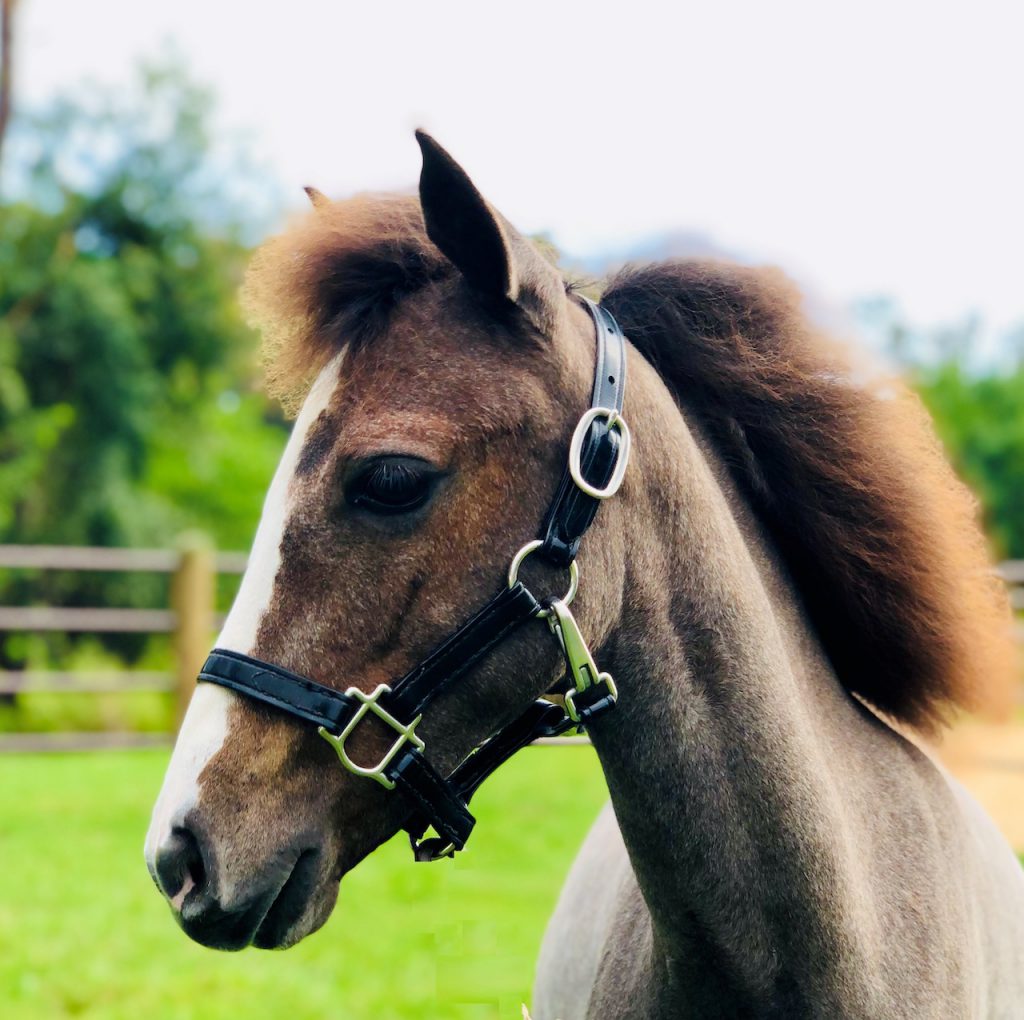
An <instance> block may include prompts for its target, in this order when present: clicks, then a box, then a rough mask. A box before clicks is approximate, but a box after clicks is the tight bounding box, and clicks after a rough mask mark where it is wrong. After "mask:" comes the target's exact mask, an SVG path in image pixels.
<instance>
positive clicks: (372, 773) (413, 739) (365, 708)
mask: <svg viewBox="0 0 1024 1020" xmlns="http://www.w3.org/2000/svg"><path fill="white" fill-rule="evenodd" d="M390 693H391V688H390V687H388V685H387V684H379V685H378V686H377V688H376V689H375V690H374V691H372V692H371V693H370V694H367V693H366V692H365V691H361V690H359V688H358V687H350V688H349V689H348V690H347V691H345V696H346V697H348V698H355V699H356V700H357V701H358V702H360V705H359V708H357V709H356V714H355V715H354V716H352V718H351V719H349V721H348V724H347V725H346V726H345V728H344V729H343V730H342V731H341V733H340V734H339V735H338V736H335V735H334V734H333V733H331V732H330V730H328V729H326V728H324V727H323V726H321V727H320V728H319V731H318V732H319V733H320V736H321V737H323V738H324V740H326V741H327V743H329V744H330V745H331V746H332V747H333V748H334V750H335V751H336V752H337V754H338V757H339V758H340V759H341V764H342V765H344V766H345V768H347V769H348V770H349V772H354V773H355V774H356V775H357V776H367V777H369V778H370V779H375V780H376V781H377V782H378V783H380V785H381V786H383V787H384V789H385V790H393V789H394V788H395V784H394V783H393V782H392V781H391V780H390V779H388V777H387V776H386V775H384V770H385V769H386V768H387V767H388V765H390V764H391V762H392V760H393V759H394V757H395V755H396V754H398V752H399V751H400V750H401V749H402V748H403V747H404V746H405V745H406V744H407V743H409V744H412V745H413V747H415V748H416V750H418V751H422V750H423V749H424V747H426V744H424V743H423V741H422V740H421V739H420V738H419V737H418V736H416V733H415V732H414V731H415V729H416V726H417V724H418V723H419V721H420V720H421V719H422V718H423V715H422V714H420V715H418V716H416V718H415V719H413V721H412V722H411V723H409V724H408V725H405V724H404V723H401V722H399V721H398V720H397V719H396V718H395V717H394V716H393V715H392V714H391V713H390V712H389V711H388V710H387V709H385V708H382V707H381V706H380V705H379V704H378V702H379V700H380V698H381V696H382V695H384V694H390ZM368 712H372V713H373V714H374V715H375V716H376V717H377V718H378V719H380V720H382V721H383V722H385V723H387V724H388V726H390V727H391V728H392V729H393V730H394V731H395V732H396V733H397V734H398V737H397V739H396V740H395V742H394V743H393V744H392V745H391V747H390V748H388V750H387V751H386V752H385V754H384V757H383V758H381V760H380V761H379V762H377V764H376V765H374V766H373V767H372V768H364V767H363V766H362V765H357V764H356V763H355V762H354V761H353V760H352V759H351V758H350V757H349V756H348V752H347V751H346V750H345V741H346V740H348V738H349V735H350V734H351V733H352V731H353V730H354V729H355V728H356V726H358V725H359V721H360V720H361V719H362V718H363V716H365V715H366V714H367V713H368Z"/></svg>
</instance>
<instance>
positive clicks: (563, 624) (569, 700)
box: [548, 599, 619, 723]
mask: <svg viewBox="0 0 1024 1020" xmlns="http://www.w3.org/2000/svg"><path fill="white" fill-rule="evenodd" d="M550 608H551V614H550V615H549V616H548V626H549V627H550V628H551V633H552V634H554V635H555V637H556V638H557V639H558V643H559V645H560V646H561V648H562V654H563V655H564V656H565V662H566V665H567V666H568V667H569V674H570V676H571V677H572V681H573V684H574V685H575V686H574V688H573V689H572V690H570V691H567V692H566V694H565V711H566V713H567V714H568V716H569V718H570V719H572V721H573V722H574V723H578V722H579V721H580V715H579V712H577V710H576V704H575V699H576V695H577V694H582V693H583V692H584V691H587V690H590V688H592V687H596V686H598V685H599V684H603V685H604V686H605V687H606V688H607V689H608V697H609V698H610V699H611V700H612V701H615V700H616V699H617V698H618V696H619V691H618V688H617V687H616V686H615V681H614V680H612V675H611V673H602V672H600V671H599V670H598V668H597V664H596V663H595V662H594V656H593V655H592V654H591V652H590V648H589V646H588V645H587V642H586V641H585V640H584V639H583V634H582V633H581V632H580V627H579V624H578V623H577V622H576V617H575V616H573V615H572V613H571V612H570V610H569V607H568V606H567V605H566V604H565V603H564V602H561V601H559V600H558V599H554V600H553V601H552V602H551V604H550Z"/></svg>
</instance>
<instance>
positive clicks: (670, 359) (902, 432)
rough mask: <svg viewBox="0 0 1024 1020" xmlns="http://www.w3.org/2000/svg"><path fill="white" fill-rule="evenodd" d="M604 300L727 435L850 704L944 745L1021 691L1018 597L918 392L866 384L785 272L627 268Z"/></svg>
mask: <svg viewBox="0 0 1024 1020" xmlns="http://www.w3.org/2000/svg"><path fill="white" fill-rule="evenodd" d="M602 303H603V304H604V306H605V307H606V308H608V310H609V311H610V312H611V313H612V314H613V315H614V316H615V317H616V318H617V319H618V320H619V323H620V324H621V325H622V328H623V330H624V331H625V333H626V336H628V337H629V339H630V341H631V342H632V343H633V344H634V346H636V347H637V348H638V349H639V350H640V351H641V352H642V353H643V354H644V355H645V357H647V358H648V359H649V360H650V361H651V362H652V363H653V364H654V365H655V366H656V367H657V369H658V370H659V371H660V373H661V374H662V377H663V378H664V379H665V381H666V383H667V384H668V385H669V386H670V388H672V389H673V390H674V392H675V393H676V395H677V398H678V399H680V400H681V402H682V403H683V405H684V407H685V408H686V409H687V411H688V412H692V413H694V414H696V415H697V416H698V417H699V420H701V421H702V422H703V423H704V424H705V426H706V427H707V429H708V430H709V433H710V436H711V438H712V440H713V442H714V443H715V445H716V446H717V448H718V449H719V451H720V452H721V454H722V455H723V456H724V457H725V459H726V462H727V463H728V465H729V467H730V469H731V471H732V473H733V474H734V476H735V478H736V479H737V481H738V483H739V485H740V487H741V489H742V491H743V492H744V493H745V495H746V497H747V498H748V499H749V500H750V502H751V504H752V506H753V508H754V510H755V512H756V513H757V514H758V515H759V516H760V517H761V519H762V520H763V521H764V522H765V523H766V525H767V527H768V529H769V531H770V533H771V534H772V536H773V538H774V540H775V542H776V543H777V546H778V548H779V550H780V552H781V554H782V556H783V558H784V560H785V562H786V563H787V566H788V569H789V570H790V572H791V575H792V577H793V580H794V582H795V584H796V585H797V587H798V589H799V590H800V592H801V593H802V596H803V600H804V604H805V606H806V608H807V611H808V613H809V614H810V617H811V619H812V622H813V623H814V625H815V627H816V629H817V631H818V633H819V635H820V636H821V639H822V641H823V643H824V646H825V649H826V651H827V653H828V655H829V656H830V658H831V660H832V662H833V665H834V667H835V669H836V671H837V674H838V676H839V679H840V681H841V682H842V683H843V684H844V685H845V686H846V687H847V688H848V689H849V690H851V691H853V692H855V693H856V694H857V695H859V696H860V697H862V698H864V699H865V700H866V701H868V702H870V703H871V704H872V705H874V706H875V707H876V708H878V709H880V710H881V711H883V712H885V713H887V714H889V715H891V716H893V717H895V718H896V719H898V720H900V721H902V722H905V723H909V724H910V725H912V726H915V727H917V728H919V729H922V730H925V731H928V730H934V729H935V728H936V727H937V725H938V724H939V723H941V722H943V721H945V718H946V717H947V716H948V714H949V712H950V710H951V709H953V708H954V707H971V706H972V705H975V704H976V703H977V701H978V699H979V697H980V695H981V694H982V692H984V691H985V690H986V688H987V689H988V690H989V691H995V690H1005V689H1007V687H1006V686H1005V685H1004V684H1005V682H1006V681H1008V679H1009V676H1010V673H1009V671H1011V670H1012V669H1013V668H1014V663H1015V651H1014V648H1013V645H1012V640H1011V629H1010V615H1009V607H1008V601H1007V596H1006V592H1005V589H1004V586H1003V584H1002V582H1001V581H1000V580H999V579H998V578H997V576H996V575H995V573H994V571H993V570H992V569H991V567H990V564H989V560H988V554H987V550H986V547H985V542H984V538H983V536H982V532H981V530H980V528H979V527H978V524H977V521H976V507H975V502H974V500H973V498H972V496H971V495H970V493H969V492H968V491H967V489H966V488H965V487H964V486H963V485H962V484H961V483H960V482H959V481H958V480H957V478H956V477H955V475H954V474H953V471H952V470H951V468H950V467H949V465H948V463H947V461H946V459H945V457H944V455H943V452H942V449H941V447H940V444H939V442H938V440H937V439H936V437H935V435H934V432H933V430H932V427H931V423H930V421H929V419H928V416H927V414H926V412H925V411H924V410H923V408H922V407H921V405H920V403H919V401H918V400H917V399H916V398H915V397H914V396H913V395H912V394H911V393H909V392H908V391H907V389H906V388H905V387H904V386H902V385H901V384H900V383H899V382H898V381H895V380H886V381H885V383H884V385H881V386H877V385H876V386H874V387H872V386H869V385H868V384H867V383H863V382H858V381H857V376H856V373H854V372H852V371H851V369H850V365H849V364H848V363H847V360H846V358H845V356H844V353H843V351H842V349H841V348H840V347H839V346H838V345H836V344H835V343H833V342H831V341H829V340H828V339H827V338H825V337H823V336H821V335H820V334H819V333H818V332H817V331H816V330H815V329H814V328H813V327H812V326H811V325H810V324H809V322H808V320H807V319H806V318H805V316H804V315H803V314H802V312H801V307H800V305H801V302H800V298H799V295H798V293H797V292H796V290H795V288H794V287H793V286H792V284H791V283H790V282H789V281H788V280H787V279H786V278H785V277H784V276H783V275H782V274H781V273H778V272H776V271H774V270H758V269H749V268H744V267H740V266H735V265H729V264H723V263H717V262H708V261H672V262H666V263H661V264H658V265H652V266H647V267H640V268H627V269H626V270H624V271H622V272H621V273H619V274H618V275H617V276H616V277H615V278H614V279H613V280H612V281H611V282H610V284H609V286H608V289H607V290H606V291H605V294H604V296H603V298H602Z"/></svg>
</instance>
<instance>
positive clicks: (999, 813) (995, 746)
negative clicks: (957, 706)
mask: <svg viewBox="0 0 1024 1020" xmlns="http://www.w3.org/2000/svg"><path fill="white" fill-rule="evenodd" d="M939 757H940V758H941V759H942V761H943V762H944V763H945V765H946V767H947V768H948V769H949V770H950V771H951V772H952V773H953V774H954V775H955V776H956V777H957V778H958V779H959V780H960V781H961V782H962V783H963V784H964V785H965V786H966V787H967V788H968V789H969V790H970V791H971V793H973V794H974V796H975V797H977V798H978V800H979V801H980V802H981V803H982V805H983V806H984V808H985V810H986V811H988V813H989V814H990V815H991V816H992V817H993V818H994V819H995V820H996V823H997V824H998V825H999V827H1000V828H1001V829H1002V830H1003V832H1004V833H1005V834H1006V838H1007V839H1008V840H1009V841H1010V843H1011V844H1012V845H1013V847H1014V848H1015V849H1016V850H1017V851H1018V852H1024V724H1022V723H1020V722H1014V723H1006V724H1003V725H993V724H991V723H982V722H973V721H972V722H964V723H960V724H959V725H958V726H957V727H956V728H955V729H954V730H953V731H952V732H951V733H949V734H948V735H947V737H946V738H945V740H944V741H943V743H942V746H941V747H940V748H939Z"/></svg>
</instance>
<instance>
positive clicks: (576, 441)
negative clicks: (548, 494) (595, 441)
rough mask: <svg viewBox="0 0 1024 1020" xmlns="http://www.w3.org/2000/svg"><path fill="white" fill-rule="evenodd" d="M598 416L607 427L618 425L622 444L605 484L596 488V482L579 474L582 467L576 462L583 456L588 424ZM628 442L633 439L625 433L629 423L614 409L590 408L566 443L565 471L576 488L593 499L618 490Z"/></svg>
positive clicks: (609, 495)
mask: <svg viewBox="0 0 1024 1020" xmlns="http://www.w3.org/2000/svg"><path fill="white" fill-rule="evenodd" d="M598 418H605V419H607V421H608V428H609V429H613V428H615V426H616V425H617V426H618V427H619V435H620V436H621V437H622V445H621V446H620V447H619V454H618V457H617V458H616V460H615V470H614V471H612V476H611V478H609V479H608V484H607V485H605V486H604V487H603V488H600V489H599V488H598V487H597V486H596V485H591V484H590V482H588V481H587V480H586V478H584V477H583V467H582V465H581V464H580V458H581V457H582V455H583V442H584V440H585V439H586V438H587V433H588V432H589V431H590V426H591V425H593V424H594V422H595V421H597V419H598ZM632 443H633V440H632V437H631V436H630V434H629V426H628V425H627V424H626V420H625V419H624V418H623V417H622V415H621V414H619V412H618V411H616V410H614V409H613V408H610V407H592V408H591V409H590V410H589V411H587V413H586V414H584V415H583V417H582V418H580V420H579V424H577V426H576V431H575V432H573V434H572V442H571V443H570V444H569V474H570V475H571V476H572V480H573V481H574V482H575V483H576V487H577V488H578V489H580V490H581V491H583V492H585V493H586V494H587V495H588V496H592V497H593V498H594V499H609V498H610V497H612V496H614V495H615V493H617V492H618V491H619V486H620V485H622V479H623V477H624V476H625V474H626V465H627V464H628V463H629V451H630V448H631V446H632Z"/></svg>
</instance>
